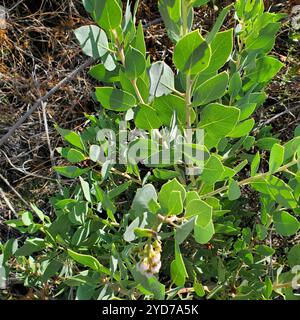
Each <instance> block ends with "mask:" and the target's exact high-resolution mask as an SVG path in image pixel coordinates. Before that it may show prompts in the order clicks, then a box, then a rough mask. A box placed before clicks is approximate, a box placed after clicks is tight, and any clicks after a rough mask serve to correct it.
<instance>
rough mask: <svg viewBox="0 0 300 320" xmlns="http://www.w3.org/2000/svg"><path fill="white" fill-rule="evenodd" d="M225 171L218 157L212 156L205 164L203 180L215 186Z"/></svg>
mask: <svg viewBox="0 0 300 320" xmlns="http://www.w3.org/2000/svg"><path fill="white" fill-rule="evenodd" d="M224 171H225V169H224V166H223V164H222V162H221V161H220V160H219V158H217V157H216V156H214V155H212V156H211V157H210V158H209V159H208V161H207V162H206V163H205V166H204V169H203V172H202V175H201V180H202V181H204V182H206V183H208V184H209V185H213V184H214V183H216V182H217V181H218V180H219V179H220V177H221V176H222V174H223V172H224Z"/></svg>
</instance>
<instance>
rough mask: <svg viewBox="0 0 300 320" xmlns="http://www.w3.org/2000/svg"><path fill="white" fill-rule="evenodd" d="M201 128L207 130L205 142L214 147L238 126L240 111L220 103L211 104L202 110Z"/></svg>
mask: <svg viewBox="0 0 300 320" xmlns="http://www.w3.org/2000/svg"><path fill="white" fill-rule="evenodd" d="M200 115H201V117H200V119H201V120H200V123H199V128H201V129H204V130H205V140H204V141H205V144H206V145H207V146H208V147H214V146H216V145H217V144H218V142H219V140H221V138H224V137H226V136H227V135H228V134H229V133H230V132H231V131H232V130H233V129H234V127H235V126H236V124H237V122H238V119H239V116H240V111H239V109H237V108H235V107H226V106H223V105H221V104H218V103H214V104H209V105H208V106H206V107H205V108H204V109H203V111H202V112H201V114H200Z"/></svg>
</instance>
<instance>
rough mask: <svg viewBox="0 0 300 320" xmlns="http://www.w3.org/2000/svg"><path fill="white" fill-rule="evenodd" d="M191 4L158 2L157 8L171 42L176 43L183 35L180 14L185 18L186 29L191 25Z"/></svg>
mask: <svg viewBox="0 0 300 320" xmlns="http://www.w3.org/2000/svg"><path fill="white" fill-rule="evenodd" d="M191 4H192V3H188V1H181V0H159V1H158V8H159V12H160V15H161V17H162V18H163V21H164V24H165V26H166V30H167V33H168V35H169V37H170V39H171V40H173V41H175V42H177V41H178V40H179V39H180V38H181V37H182V35H183V19H182V14H184V15H185V16H186V17H187V29H188V30H190V29H191V27H192V23H193V10H192V6H191Z"/></svg>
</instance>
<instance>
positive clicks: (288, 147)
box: [284, 136, 300, 161]
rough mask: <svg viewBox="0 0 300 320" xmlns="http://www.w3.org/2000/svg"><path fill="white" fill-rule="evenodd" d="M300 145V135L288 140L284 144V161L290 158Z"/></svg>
mask: <svg viewBox="0 0 300 320" xmlns="http://www.w3.org/2000/svg"><path fill="white" fill-rule="evenodd" d="M299 146H300V136H299V137H295V138H294V139H292V140H290V141H288V142H287V143H285V144H284V161H287V160H289V159H290V158H292V157H293V156H294V154H295V153H296V152H297V149H298V148H299Z"/></svg>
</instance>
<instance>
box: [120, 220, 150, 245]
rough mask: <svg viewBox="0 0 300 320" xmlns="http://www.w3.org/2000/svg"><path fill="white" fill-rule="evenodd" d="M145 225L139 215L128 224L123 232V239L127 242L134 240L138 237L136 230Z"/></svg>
mask: <svg viewBox="0 0 300 320" xmlns="http://www.w3.org/2000/svg"><path fill="white" fill-rule="evenodd" d="M144 226H145V225H144V224H143V223H141V221H140V218H139V217H137V218H135V219H134V220H133V221H132V222H131V223H130V225H129V226H127V228H126V230H125V232H124V234H123V239H124V240H125V241H127V242H132V241H134V240H135V239H136V234H135V232H134V230H135V229H136V228H139V227H144Z"/></svg>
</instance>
